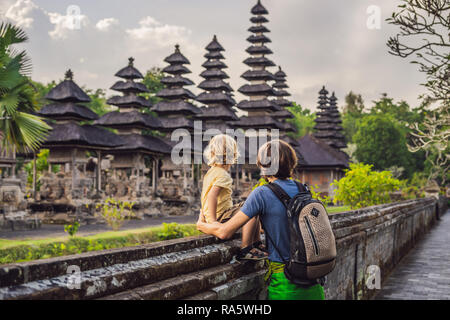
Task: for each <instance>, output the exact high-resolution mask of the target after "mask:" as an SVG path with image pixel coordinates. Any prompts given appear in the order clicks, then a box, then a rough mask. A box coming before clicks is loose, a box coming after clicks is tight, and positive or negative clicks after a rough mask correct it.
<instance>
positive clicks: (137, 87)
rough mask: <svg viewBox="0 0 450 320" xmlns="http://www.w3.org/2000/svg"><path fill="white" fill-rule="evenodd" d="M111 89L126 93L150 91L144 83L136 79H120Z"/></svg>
mask: <svg viewBox="0 0 450 320" xmlns="http://www.w3.org/2000/svg"><path fill="white" fill-rule="evenodd" d="M111 90H114V91H119V92H124V93H147V92H150V91H149V90H148V89H147V87H146V86H145V85H144V84H143V83H139V82H134V81H118V82H116V83H115V84H114V85H113V86H112V87H111Z"/></svg>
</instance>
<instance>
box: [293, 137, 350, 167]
mask: <svg viewBox="0 0 450 320" xmlns="http://www.w3.org/2000/svg"><path fill="white" fill-rule="evenodd" d="M298 142H299V144H300V148H299V150H300V151H301V154H302V155H303V158H304V159H305V161H306V163H305V164H304V167H338V168H348V156H347V155H346V154H345V153H343V152H341V151H339V150H336V149H335V148H333V147H331V146H330V145H328V144H327V143H325V142H324V141H321V140H320V139H317V138H315V137H313V136H312V135H306V136H304V137H302V138H300V139H299V140H298Z"/></svg>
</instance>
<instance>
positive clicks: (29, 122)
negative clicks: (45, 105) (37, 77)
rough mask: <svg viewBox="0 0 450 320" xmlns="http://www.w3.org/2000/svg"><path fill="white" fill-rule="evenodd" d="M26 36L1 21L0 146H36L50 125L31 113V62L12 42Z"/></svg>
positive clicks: (32, 97)
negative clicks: (0, 142) (0, 143)
mask: <svg viewBox="0 0 450 320" xmlns="http://www.w3.org/2000/svg"><path fill="white" fill-rule="evenodd" d="M27 40H28V38H27V36H26V34H25V32H24V31H23V30H22V29H20V28H18V27H16V26H13V25H11V24H4V23H2V24H1V25H0V119H1V121H0V136H1V140H2V148H4V149H10V148H11V147H13V146H14V147H16V149H17V150H19V151H27V150H30V149H32V150H37V149H38V148H39V146H40V144H41V143H42V142H43V141H44V139H45V137H46V135H47V133H48V130H50V127H49V126H48V125H47V124H46V123H45V122H44V121H43V119H41V118H40V117H38V116H36V115H34V114H33V113H34V112H35V111H36V109H37V102H36V100H35V91H34V88H33V86H32V84H31V81H30V79H29V78H28V76H29V74H30V72H31V62H30V59H29V58H28V56H27V54H26V52H25V51H16V50H15V49H14V48H13V47H12V46H13V45H15V44H21V43H24V42H26V41H27Z"/></svg>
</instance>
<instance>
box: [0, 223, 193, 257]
mask: <svg viewBox="0 0 450 320" xmlns="http://www.w3.org/2000/svg"><path fill="white" fill-rule="evenodd" d="M199 234H200V232H199V231H197V228H196V226H195V225H193V224H188V225H178V224H166V225H164V226H158V227H150V228H141V229H134V230H126V231H117V232H113V231H110V232H103V233H99V234H96V235H92V236H85V237H82V236H80V237H78V236H76V237H73V238H70V237H69V236H66V237H58V238H45V239H22V240H6V239H0V264H7V263H14V262H22V261H30V260H37V259H46V258H51V257H58V256H64V255H70V254H77V253H83V252H89V251H98V250H105V249H113V248H122V247H128V246H136V245H141V244H147V243H152V242H156V241H161V240H167V239H175V238H182V237H187V236H193V235H199Z"/></svg>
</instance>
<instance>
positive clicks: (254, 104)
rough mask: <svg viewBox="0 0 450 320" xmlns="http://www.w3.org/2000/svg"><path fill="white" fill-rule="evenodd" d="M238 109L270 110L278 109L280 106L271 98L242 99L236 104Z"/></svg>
mask: <svg viewBox="0 0 450 320" xmlns="http://www.w3.org/2000/svg"><path fill="white" fill-rule="evenodd" d="M237 107H238V108H239V109H242V110H245V111H255V110H271V111H280V110H281V108H280V107H279V106H278V105H277V104H276V103H275V102H274V101H272V100H269V99H261V100H243V101H241V102H239V103H238V104H237Z"/></svg>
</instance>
